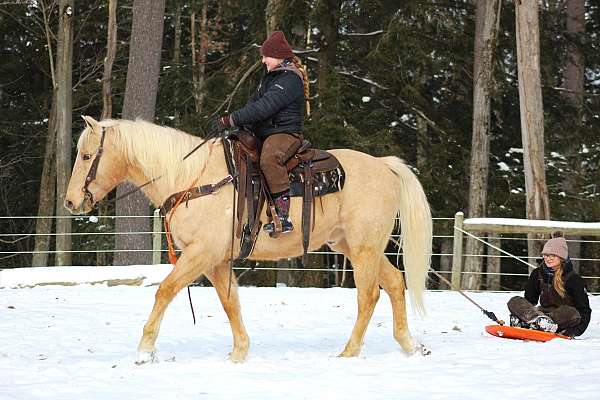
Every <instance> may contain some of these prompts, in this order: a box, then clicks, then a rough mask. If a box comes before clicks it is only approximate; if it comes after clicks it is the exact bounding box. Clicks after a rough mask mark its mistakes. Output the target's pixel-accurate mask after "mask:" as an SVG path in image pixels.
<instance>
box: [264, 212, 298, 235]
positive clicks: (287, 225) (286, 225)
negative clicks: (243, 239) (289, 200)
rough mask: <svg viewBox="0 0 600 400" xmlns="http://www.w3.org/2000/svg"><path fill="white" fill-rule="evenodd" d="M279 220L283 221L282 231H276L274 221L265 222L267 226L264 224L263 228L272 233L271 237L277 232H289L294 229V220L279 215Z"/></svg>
mask: <svg viewBox="0 0 600 400" xmlns="http://www.w3.org/2000/svg"><path fill="white" fill-rule="evenodd" d="M279 222H281V232H276V230H275V223H273V222H269V223H268V224H265V226H263V230H264V231H265V232H267V233H268V234H269V235H271V237H273V235H275V234H279V233H288V232H292V231H293V230H294V225H293V224H292V220H291V219H290V218H289V217H287V218H281V217H279Z"/></svg>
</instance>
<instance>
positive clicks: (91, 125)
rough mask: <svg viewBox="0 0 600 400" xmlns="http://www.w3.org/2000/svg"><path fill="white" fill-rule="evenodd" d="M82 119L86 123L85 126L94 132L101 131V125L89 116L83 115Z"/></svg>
mask: <svg viewBox="0 0 600 400" xmlns="http://www.w3.org/2000/svg"><path fill="white" fill-rule="evenodd" d="M81 118H83V120H84V121H85V124H86V125H87V126H88V127H89V128H90V129H91V130H92V132H94V131H96V132H98V131H100V124H99V123H98V121H96V120H95V119H94V118H92V117H90V116H89V115H82V116H81Z"/></svg>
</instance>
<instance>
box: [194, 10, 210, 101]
mask: <svg viewBox="0 0 600 400" xmlns="http://www.w3.org/2000/svg"><path fill="white" fill-rule="evenodd" d="M207 19H208V1H203V2H202V12H201V15H200V46H199V47H200V48H199V50H198V52H196V12H195V11H194V12H192V18H191V22H190V24H191V26H190V30H191V42H192V43H191V45H192V87H193V95H194V102H195V104H196V112H197V113H202V110H203V109H204V99H205V97H206V95H205V92H204V80H205V75H206V74H205V71H206V54H207V53H208V31H207Z"/></svg>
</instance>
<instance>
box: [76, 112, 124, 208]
mask: <svg viewBox="0 0 600 400" xmlns="http://www.w3.org/2000/svg"><path fill="white" fill-rule="evenodd" d="M83 119H84V121H85V123H86V128H85V129H84V130H83V132H82V133H81V137H80V138H79V142H78V144H77V158H76V160H75V165H73V172H72V173H71V180H70V181H69V187H68V188H67V194H66V196H65V203H64V205H65V207H66V208H67V209H68V210H69V211H70V212H71V213H72V214H85V213H88V212H90V211H91V210H92V208H93V206H94V204H95V203H96V202H97V201H99V200H102V198H104V196H106V194H107V193H108V192H110V191H111V190H112V189H114V188H115V187H116V186H117V185H118V184H119V183H121V182H122V181H123V179H124V176H125V162H124V160H123V157H122V156H121V155H120V153H119V152H117V151H115V150H116V149H115V146H114V138H112V137H111V133H114V132H112V130H113V129H114V128H113V127H112V126H109V125H107V124H103V123H100V122H98V121H96V120H95V119H93V118H92V117H88V116H83Z"/></svg>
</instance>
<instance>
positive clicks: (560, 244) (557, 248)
mask: <svg viewBox="0 0 600 400" xmlns="http://www.w3.org/2000/svg"><path fill="white" fill-rule="evenodd" d="M542 254H554V255H556V256H559V257H560V258H562V259H563V260H566V259H567V257H568V256H569V248H568V247H567V241H566V240H565V238H564V237H555V238H553V239H550V240H548V241H547V242H546V244H545V245H544V249H543V250H542Z"/></svg>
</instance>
